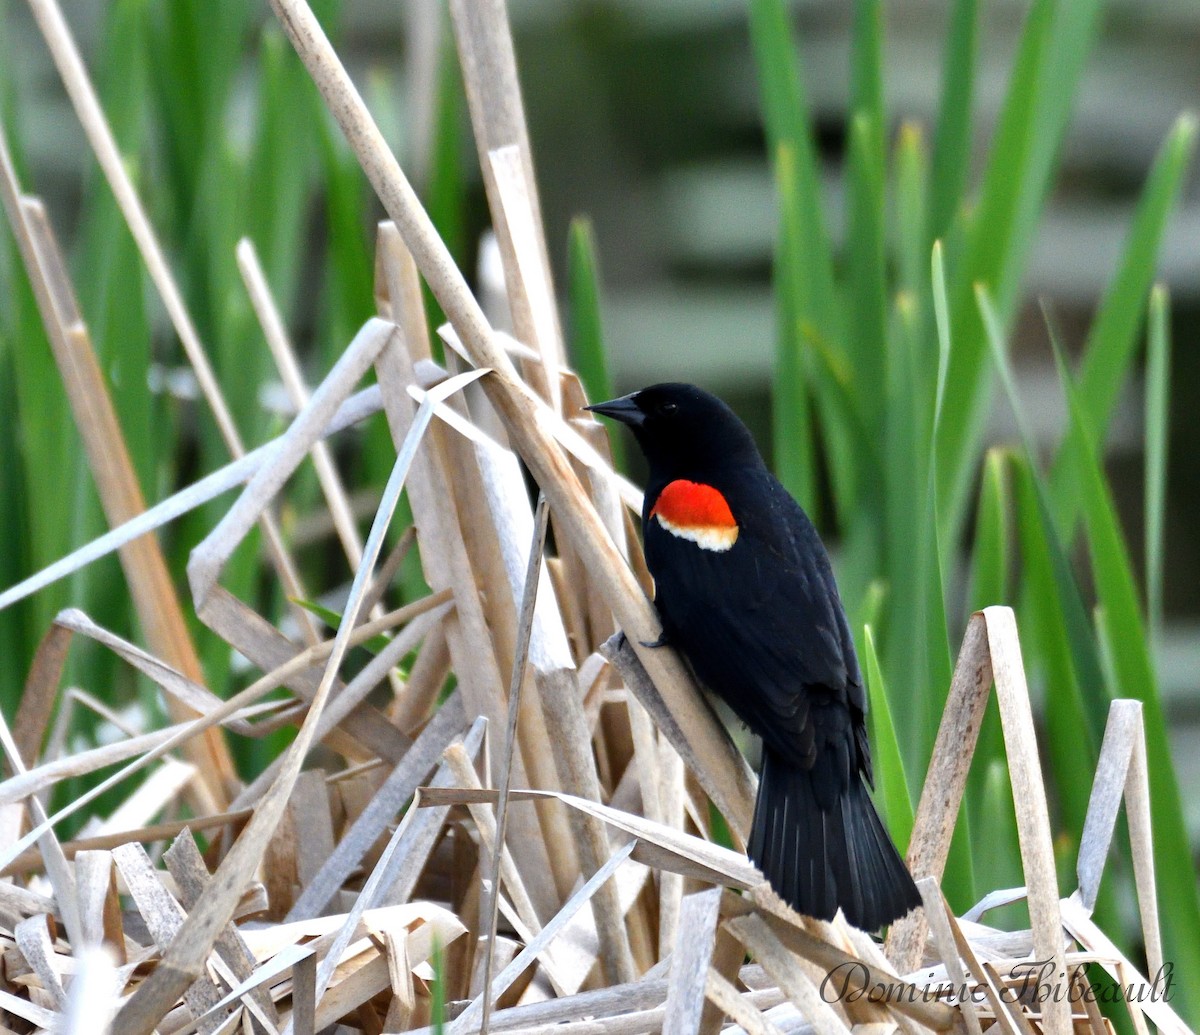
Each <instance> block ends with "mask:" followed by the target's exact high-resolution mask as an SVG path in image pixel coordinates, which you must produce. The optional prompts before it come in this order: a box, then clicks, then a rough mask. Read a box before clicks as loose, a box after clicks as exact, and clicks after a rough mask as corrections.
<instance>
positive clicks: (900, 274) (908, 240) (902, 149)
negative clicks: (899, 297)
mask: <svg viewBox="0 0 1200 1035" xmlns="http://www.w3.org/2000/svg"><path fill="white" fill-rule="evenodd" d="M892 165H893V170H894V185H893V189H892V198H893V205H894V209H895V215H894V223H895V226H896V243H895V252H896V281H897V289H898V290H899V291H901V292H903V293H905V294H907V295H910V296H911V297H912V298H913V299H914V303H916V302H917V300H920V299H923V298H925V297H926V295H927V293H928V288H929V282H928V280H927V279H926V277H927V273H928V269H929V268H928V266H926V261H927V258H928V256H929V243H928V241H927V240H926V236H925V224H926V221H927V213H926V195H927V193H928V181H929V156H928V155H927V154H926V150H925V137H924V133H923V131H922V129H921V126H920V123H916V122H905V123H903V124H902V125H901V126H900V133H899V137H898V139H897V142H896V154H895V158H894V159H893V163H892Z"/></svg>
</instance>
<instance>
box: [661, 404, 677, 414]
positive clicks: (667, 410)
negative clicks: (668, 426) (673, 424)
mask: <svg viewBox="0 0 1200 1035" xmlns="http://www.w3.org/2000/svg"><path fill="white" fill-rule="evenodd" d="M678 409H679V407H678V406H677V405H676V404H675V403H673V402H665V403H659V404H658V412H659V413H660V414H661V415H662V416H664V417H669V416H671V414H673V413H674V412H675V411H676V410H678Z"/></svg>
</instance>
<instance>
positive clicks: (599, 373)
mask: <svg viewBox="0 0 1200 1035" xmlns="http://www.w3.org/2000/svg"><path fill="white" fill-rule="evenodd" d="M567 298H568V303H569V312H570V323H569V329H570V347H571V360H572V362H573V363H574V365H575V369H576V370H577V371H578V372H579V379H580V380H581V381H582V382H583V388H584V391H586V392H587V397H588V399H589V400H590V401H592V402H599V401H600V400H601V399H611V398H612V397H613V395H614V394H616V393H615V391H614V389H613V384H612V378H611V377H610V376H609V372H608V352H607V350H606V349H605V347H604V322H603V319H602V317H601V313H600V263H599V258H598V256H597V254H596V234H595V231H594V230H593V229H592V221H591V220H590V219H586V218H584V217H582V216H576V217H575V218H574V219H572V220H571V228H570V230H569V232H568V237H567ZM624 445H625V443H624V441H623V440H622V439H621V437H620V436H619V435H614V436H612V437H610V438H609V448H610V449H611V450H612V454H613V460H614V461H615V462H616V464H617V466H618V467H624V466H625V450H624Z"/></svg>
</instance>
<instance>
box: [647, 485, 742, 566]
mask: <svg viewBox="0 0 1200 1035" xmlns="http://www.w3.org/2000/svg"><path fill="white" fill-rule="evenodd" d="M650 517H651V518H657V519H658V523H659V524H660V525H661V526H662V527H663V528H665V529H666V530H667V531H668V532H670V533H672V534H673V535H676V536H679V537H680V538H682V539H689V540H691V541H692V542H694V543H695V544H696V545H697V546H700V547H701V548H703V549H705V550H716V551H718V552H723V551H725V550H728V549H729V548H730V547H731V546H733V544H734V543H735V542H736V541H737V535H738V526H737V521H736V520H735V519H734V516H733V511H731V510H730V509H729V503H728V501H727V500H726V499H725V497H724V496H722V495H721V493H720V492H719V491H718V490H717V489H714V488H713V487H712V486H711V485H704V484H703V483H701V482H689V481H687V480H685V479H682V478H680V479H677V480H676V481H673V482H671V483H670V484H669V485H667V487H666V488H665V489H663V491H662V492H661V493H659V496H658V499H657V500H655V502H654V506H653V508H651V510H650Z"/></svg>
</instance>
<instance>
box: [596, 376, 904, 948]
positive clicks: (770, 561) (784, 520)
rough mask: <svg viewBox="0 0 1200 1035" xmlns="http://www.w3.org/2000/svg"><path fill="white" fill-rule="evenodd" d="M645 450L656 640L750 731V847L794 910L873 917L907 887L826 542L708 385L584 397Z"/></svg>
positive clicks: (883, 916) (883, 919)
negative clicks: (879, 801)
mask: <svg viewBox="0 0 1200 1035" xmlns="http://www.w3.org/2000/svg"><path fill="white" fill-rule="evenodd" d="M589 409H591V410H593V411H594V412H596V413H600V414H603V415H604V416H606V417H611V418H613V419H614V420H618V421H620V422H621V423H623V424H626V425H628V426H629V428H630V429H631V430H632V431H633V434H634V437H635V438H636V439H637V442H638V445H639V446H640V447H641V449H642V452H643V453H645V455H646V460H647V462H648V463H649V466H650V475H649V482H648V484H647V486H646V501H645V506H644V508H643V511H642V533H643V537H644V540H645V550H646V564H647V566H648V567H649V569H650V574H651V575H653V576H654V585H655V596H654V602H655V605H656V606H657V608H658V613H659V616H660V618H661V619H662V626H663V635H662V638H661V639H660V641H659V642H660V643H666V644H669V645H671V646H673V647H675V648H677V649H678V650H679V651H681V652H682V653H683V655H684V656H685V657H686V658H687V660H688V662H689V663H690V664H691V666H692V669H693V670H694V671H695V673H696V676H697V677H698V678H699V680H700V681H701V682H702V683H704V684H705V685H706V686H708V687H709V689H711V690H712V691H713V692H715V693H716V694H718V695H719V696H720V697H721V698H723V699H724V700H725V701H726V702H727V703H728V704H729V706H730V707H731V708H732V709H733V710H734V712H735V713H736V714H737V715H738V717H739V718H740V719H741V720H742V721H743V722H745V723H746V725H747V726H748V727H749V728H750V729H751V730H752V731H753V732H754V733H756V734H757V735H758V736H759V737H761V738H762V740H763V761H762V773H761V776H760V780H759V785H758V800H757V802H756V803H755V807H754V822H753V826H752V829H751V833H750V843H749V846H748V849H747V850H748V854H749V856H750V858H751V860H753V862H754V863H755V865H757V866H758V867H759V869H761V870H762V872H763V874H764V875H765V876H766V878H767V880H768V881H770V883H771V886H772V887H773V888H774V889H775V891H776V892H777V893H778V894H779V896H780V897H781V898H783V899H784V901H786V902H787V903H788V904H789V905H791V906H792V907H793V908H794V909H795V910H796V911H797V912H800V913H804V914H806V915H808V916H813V917H817V918H819V919H822V920H829V919H832V918H833V915H834V914H835V913H836V912H837V910H838V908H839V907H840V908H841V909H842V911H843V912H844V913H845V915H846V919H847V920H849V921H850V922H851V923H852V924H854V925H855V926H857V927H860V928H862V929H864V930H867V931H874V930H877V929H878V928H880V927H882V926H884V925H885V924H888V923H890V922H892V921H893V920H896V919H897V918H899V917H901V916H903V915H904V914H905V913H907V912H908V911H909V910H910V909H912V908H913V907H914V906H916V905H918V904H919V903H920V896H919V895H918V893H917V889H916V885H914V884H913V879H912V877H911V876H910V875H909V872H908V870H907V869H906V868H905V865H904V862H903V861H902V860H901V858H900V855H899V853H898V852H897V851H896V848H895V846H894V845H893V844H892V841H891V839H890V838H889V836H888V834H887V831H886V830H885V829H884V827H883V823H882V822H881V821H880V819H879V815H878V813H877V812H876V811H875V807H874V805H873V804H872V803H871V799H870V797H869V795H868V792H867V788H868V786H869V785H872V777H871V754H870V746H869V745H868V743H867V730H866V722H865V719H866V711H867V697H866V692H865V690H864V688H863V679H862V674H861V673H860V671H859V667H858V659H857V657H856V656H855V653H854V641H853V640H852V638H851V636H850V628H849V625H848V624H847V621H846V613H845V611H844V610H843V608H842V602H841V599H840V598H839V596H838V591H837V586H836V584H835V583H834V579H833V571H832V569H831V568H830V565H829V557H828V555H827V554H826V553H825V548H824V546H822V544H821V540H820V539H819V538H818V536H817V532H816V529H815V528H813V525H812V522H811V521H810V520H809V519H808V515H807V514H805V513H804V511H803V510H802V509H801V508H800V505H799V504H798V503H797V502H796V501H795V500H794V499H792V497H791V496H790V495H789V494H788V492H787V490H786V489H784V487H783V486H782V485H781V484H780V483H779V481H778V480H777V479H776V478H775V477H774V475H772V474H771V472H770V471H768V470H767V467H766V464H765V463H764V462H763V459H762V456H761V455H760V454H759V451H758V448H757V447H756V446H755V444H754V440H753V438H752V437H751V435H750V432H749V431H748V430H747V428H746V426H745V425H744V424H743V423H742V422H741V421H740V420H739V419H738V418H737V416H735V414H734V412H733V411H732V410H731V409H730V408H729V407H728V406H727V405H725V403H723V402H722V401H721V400H720V399H718V398H716V397H715V396H713V395H709V394H708V393H707V392H704V391H702V390H701V389H699V388H696V387H695V386H694V385H687V384H659V385H652V386H651V387H649V388H644V389H642V390H641V391H640V392H634V393H633V394H632V395H627V396H624V397H623V398H620V399H614V400H612V401H611V402H604V403H598V404H596V405H595V406H591V407H589Z"/></svg>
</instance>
